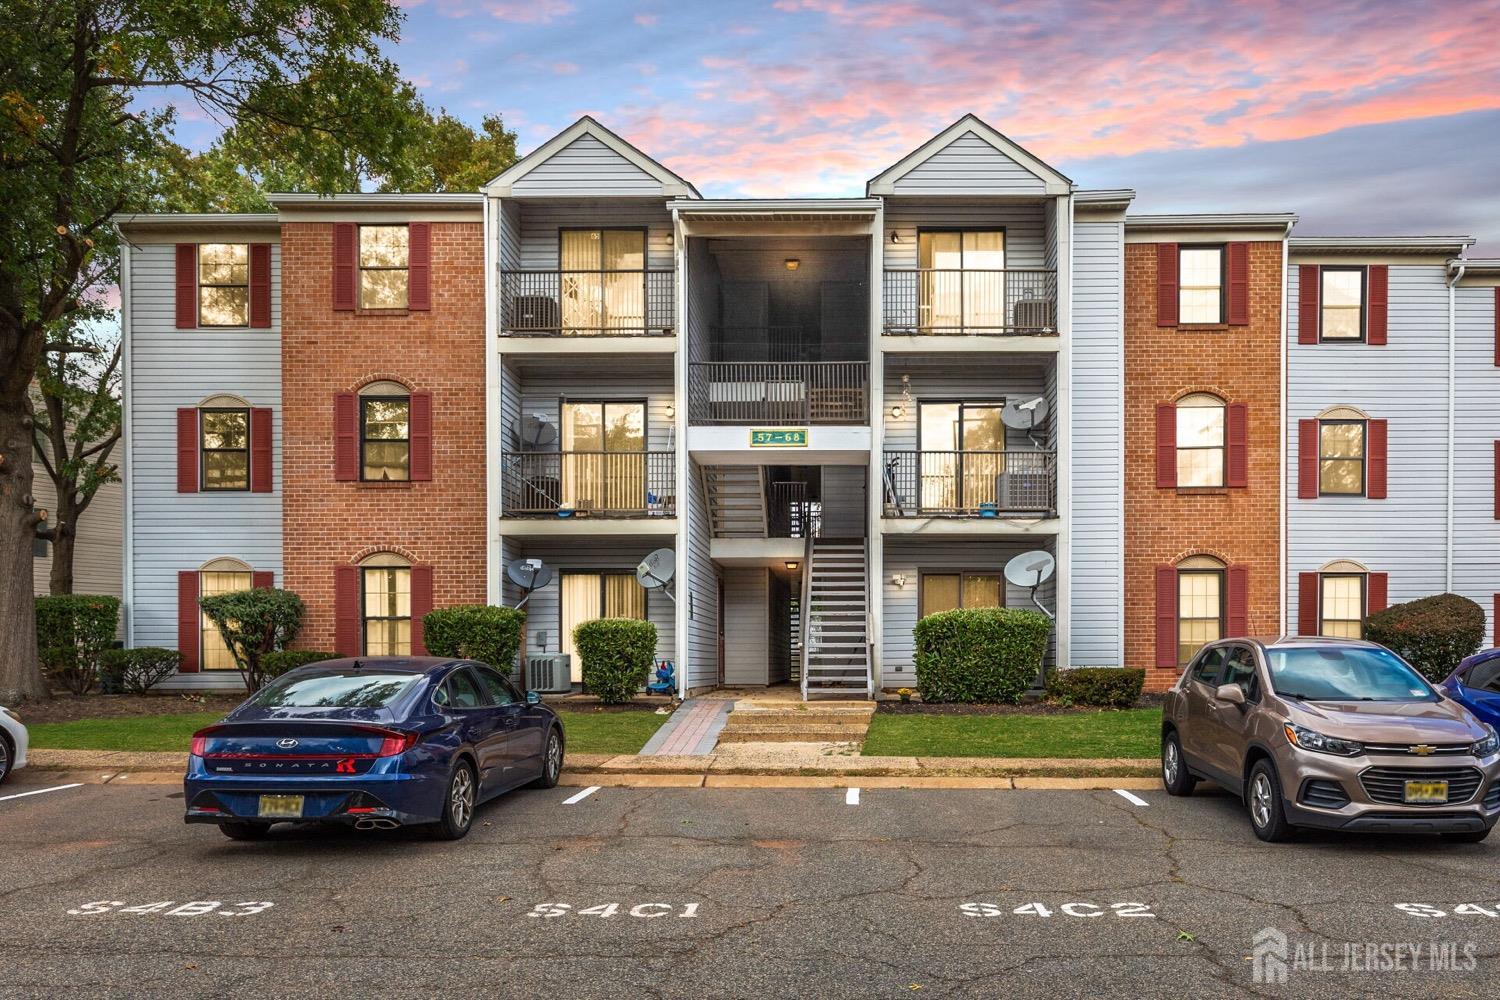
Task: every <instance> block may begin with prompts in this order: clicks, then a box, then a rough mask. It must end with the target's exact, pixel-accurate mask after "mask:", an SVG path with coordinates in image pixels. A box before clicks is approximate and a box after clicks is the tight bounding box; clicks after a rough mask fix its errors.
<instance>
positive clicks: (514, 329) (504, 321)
mask: <svg viewBox="0 0 1500 1000" xmlns="http://www.w3.org/2000/svg"><path fill="white" fill-rule="evenodd" d="M675 274H676V272H675V271H674V270H673V269H672V268H653V269H648V270H644V271H641V270H633V271H563V270H551V271H501V272H500V332H501V334H502V335H503V336H507V337H631V336H634V337H670V336H672V334H673V333H674V332H675V331H676V304H675V300H676V280H675Z"/></svg>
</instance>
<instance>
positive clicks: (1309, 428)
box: [1297, 420, 1318, 500]
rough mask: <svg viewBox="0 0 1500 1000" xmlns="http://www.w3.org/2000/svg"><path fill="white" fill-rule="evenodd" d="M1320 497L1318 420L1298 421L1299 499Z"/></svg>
mask: <svg viewBox="0 0 1500 1000" xmlns="http://www.w3.org/2000/svg"><path fill="white" fill-rule="evenodd" d="M1317 498H1318V422H1317V421H1316V420H1299V421H1297V499H1299V500H1316V499H1317Z"/></svg>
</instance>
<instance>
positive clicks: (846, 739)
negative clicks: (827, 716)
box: [719, 726, 865, 743]
mask: <svg viewBox="0 0 1500 1000" xmlns="http://www.w3.org/2000/svg"><path fill="white" fill-rule="evenodd" d="M864 739H865V734H864V733H863V732H860V731H858V730H855V731H853V732H851V731H849V730H847V729H842V728H840V727H837V726H808V727H805V728H803V729H739V730H729V729H725V730H724V731H723V732H721V733H719V742H720V743H863V742H864Z"/></svg>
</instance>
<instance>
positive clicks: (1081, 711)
mask: <svg viewBox="0 0 1500 1000" xmlns="http://www.w3.org/2000/svg"><path fill="white" fill-rule="evenodd" d="M1161 701H1162V699H1161V695H1144V696H1142V698H1141V699H1140V700H1139V701H1137V702H1136V703H1135V704H1134V705H1132V706H1131V707H1132V708H1156V707H1158V706H1160V705H1161ZM875 711H876V712H878V713H880V714H882V715H1086V714H1088V713H1091V712H1106V711H1110V710H1109V709H1102V708H1086V707H1081V706H1068V707H1064V706H1062V705H1053V704H1051V703H1049V702H1045V701H1038V702H1032V703H1030V704H1024V705H925V704H923V703H922V702H919V701H911V702H905V703H903V702H899V701H882V702H880V703H879V704H877V705H876V706H875Z"/></svg>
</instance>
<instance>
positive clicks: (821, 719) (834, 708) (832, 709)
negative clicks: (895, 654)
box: [719, 698, 875, 744]
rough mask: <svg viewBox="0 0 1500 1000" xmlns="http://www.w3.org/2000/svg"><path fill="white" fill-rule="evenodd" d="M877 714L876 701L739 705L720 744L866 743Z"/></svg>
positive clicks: (753, 700) (751, 702)
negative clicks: (871, 720)
mask: <svg viewBox="0 0 1500 1000" xmlns="http://www.w3.org/2000/svg"><path fill="white" fill-rule="evenodd" d="M874 714H875V703H874V702H873V701H839V702H819V703H817V704H816V705H807V704H804V703H802V702H800V701H785V700H778V701H771V700H758V699H756V698H747V699H742V700H740V701H738V702H736V703H735V706H734V710H733V711H731V712H730V713H729V716H728V718H727V719H726V720H725V723H724V730H723V731H722V732H721V733H719V743H720V744H724V743H863V742H864V739H865V733H866V732H867V731H868V730H869V728H870V717H871V716H872V715H874Z"/></svg>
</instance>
